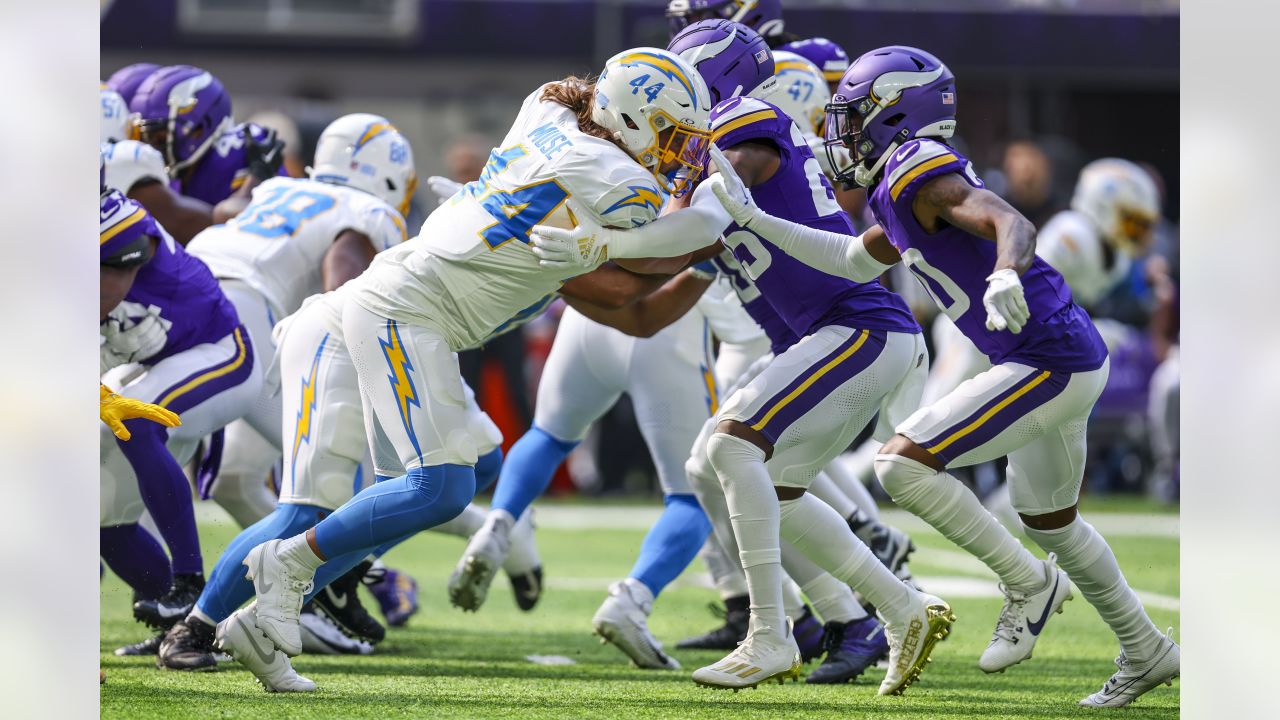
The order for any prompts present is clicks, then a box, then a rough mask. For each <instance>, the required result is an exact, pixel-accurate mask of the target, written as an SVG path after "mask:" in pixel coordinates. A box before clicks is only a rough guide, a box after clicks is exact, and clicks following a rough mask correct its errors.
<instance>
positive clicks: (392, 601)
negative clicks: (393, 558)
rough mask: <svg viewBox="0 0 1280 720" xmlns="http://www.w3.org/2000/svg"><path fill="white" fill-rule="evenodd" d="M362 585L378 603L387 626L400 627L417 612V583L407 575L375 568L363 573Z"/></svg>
mask: <svg viewBox="0 0 1280 720" xmlns="http://www.w3.org/2000/svg"><path fill="white" fill-rule="evenodd" d="M364 583H365V585H367V586H368V587H369V592H371V593H373V597H374V599H376V600H377V601H378V607H379V608H380V609H381V610H382V617H384V618H386V620H387V625H389V626H391V627H402V626H403V625H404V624H405V623H407V622H409V618H410V617H412V616H413V615H414V613H416V612H418V582H417V581H416V580H414V579H413V578H411V577H409V575H408V574H406V573H403V572H400V571H398V570H392V569H391V568H377V569H373V570H370V571H369V572H367V573H365V576H364Z"/></svg>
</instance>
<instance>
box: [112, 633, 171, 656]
mask: <svg viewBox="0 0 1280 720" xmlns="http://www.w3.org/2000/svg"><path fill="white" fill-rule="evenodd" d="M163 641H164V633H160V634H159V635H153V636H151V637H149V638H147V639H146V640H140V641H138V642H136V643H133V644H132V645H125V646H124V647H118V648H116V649H115V650H114V651H113V652H114V654H115V655H117V656H118V657H136V656H139V655H155V654H156V653H157V652H159V651H160V643H161V642H163Z"/></svg>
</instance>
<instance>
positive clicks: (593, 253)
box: [529, 201, 616, 272]
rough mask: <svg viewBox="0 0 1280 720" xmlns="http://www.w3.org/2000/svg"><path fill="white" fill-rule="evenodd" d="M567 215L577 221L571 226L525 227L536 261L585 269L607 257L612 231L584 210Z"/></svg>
mask: <svg viewBox="0 0 1280 720" xmlns="http://www.w3.org/2000/svg"><path fill="white" fill-rule="evenodd" d="M572 202H573V201H570V204H572ZM571 209H572V208H571ZM571 217H574V218H575V219H576V221H577V227H575V228H573V229H572V230H565V229H563V228H558V227H552V226H550V225H534V226H533V229H532V230H530V231H529V242H530V247H531V249H532V250H533V254H534V255H537V256H538V264H539V265H541V266H543V267H547V268H559V269H573V270H581V271H584V272H585V271H587V270H592V269H594V268H595V267H596V266H598V265H600V264H601V263H603V262H604V261H605V260H608V259H609V241H610V240H611V239H612V238H613V235H614V233H615V232H616V231H614V230H611V229H609V228H606V227H604V226H603V225H601V224H600V223H598V222H596V221H595V219H594V218H592V217H591V214H590V213H587V212H581V211H580V212H576V213H572V214H571Z"/></svg>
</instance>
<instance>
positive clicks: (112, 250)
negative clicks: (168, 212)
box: [98, 191, 262, 526]
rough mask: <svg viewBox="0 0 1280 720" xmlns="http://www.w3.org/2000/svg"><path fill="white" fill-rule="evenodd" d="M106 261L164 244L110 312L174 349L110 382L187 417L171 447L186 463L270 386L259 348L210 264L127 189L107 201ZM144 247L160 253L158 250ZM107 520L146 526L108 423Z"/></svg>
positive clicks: (102, 252)
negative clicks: (154, 328) (143, 323)
mask: <svg viewBox="0 0 1280 720" xmlns="http://www.w3.org/2000/svg"><path fill="white" fill-rule="evenodd" d="M100 220H101V227H100V235H99V244H98V248H99V257H100V259H104V260H105V259H107V258H111V257H115V256H117V255H118V254H119V253H121V251H124V250H127V249H131V248H134V247H143V248H145V247H146V246H147V245H149V244H150V243H151V242H152V241H151V240H150V238H156V239H158V240H159V242H158V243H156V247H155V249H154V252H153V254H152V256H151V258H150V259H149V260H148V261H147V262H146V264H144V265H143V266H142V267H141V268H140V269H139V270H138V273H137V275H136V276H135V278H134V281H133V285H132V287H131V288H130V289H129V292H128V294H127V295H126V296H125V299H124V301H122V302H121V303H120V304H119V305H118V306H116V308H115V309H113V310H112V311H111V313H110V314H109V322H116V323H119V324H120V325H122V326H123V327H129V326H131V325H132V324H133V323H135V322H137V321H139V320H141V319H143V318H145V317H146V316H148V315H154V316H157V317H158V319H159V321H160V323H161V325H162V326H163V327H164V328H165V330H166V338H165V343H164V346H163V347H162V348H161V349H160V350H159V351H158V352H156V353H154V354H152V355H150V356H149V357H146V358H143V359H141V360H140V364H138V365H126V366H121V367H119V368H116V369H113V370H109V371H108V372H107V373H106V374H105V375H104V377H103V382H105V383H106V384H107V385H109V386H111V387H115V388H118V392H119V393H120V394H121V395H124V396H125V397H131V398H136V399H138V400H142V401H144V402H149V403H155V404H157V405H161V406H164V407H166V408H168V409H170V410H172V411H174V412H176V413H178V414H179V415H181V416H182V425H181V426H179V427H176V428H173V429H171V430H169V433H168V443H167V444H168V448H169V451H170V452H171V453H172V454H173V456H174V458H175V459H176V460H177V461H178V462H179V463H182V464H185V463H186V462H187V461H188V460H190V458H191V455H192V453H193V452H194V451H195V447H196V444H197V443H198V442H199V440H200V439H201V438H202V437H204V436H206V435H208V434H209V433H211V432H213V431H214V430H217V429H218V428H220V427H222V426H224V425H226V424H227V423H229V422H231V421H232V420H235V419H236V418H238V417H240V416H241V415H243V414H244V413H245V412H246V411H247V410H248V409H249V408H250V407H251V406H252V404H253V399H254V397H255V396H256V395H257V394H258V392H259V390H260V388H261V384H262V378H261V370H260V368H259V367H258V366H257V363H256V362H255V361H254V355H253V345H252V343H251V342H250V340H249V336H248V334H247V333H246V332H245V331H244V328H243V327H242V326H241V325H240V321H239V319H238V318H237V317H236V312H235V308H234V307H232V306H231V303H230V302H228V301H227V299H226V297H225V296H224V295H223V294H222V291H221V289H219V287H218V283H217V281H216V280H214V278H213V274H212V273H210V272H209V269H208V268H207V267H205V265H204V263H202V262H200V261H199V260H197V259H196V258H194V257H192V256H191V255H188V254H187V253H186V251H184V250H183V248H182V246H181V245H178V244H177V243H176V242H174V240H173V238H171V237H170V236H169V234H168V233H167V232H165V231H164V229H163V228H162V227H160V225H159V224H158V223H156V221H155V220H154V219H152V217H151V216H150V215H149V214H148V213H147V211H146V210H145V209H144V208H143V207H142V206H141V205H138V204H137V203H135V202H134V201H132V200H130V199H128V198H127V197H125V196H124V195H123V194H122V193H120V192H119V191H111V192H110V193H108V194H107V195H105V196H104V197H103V199H102V202H101V207H100ZM144 252H151V251H150V250H149V249H148V250H145V251H144ZM100 447H101V451H102V505H101V509H102V517H101V520H102V525H103V526H111V525H121V524H126V523H132V522H137V520H138V518H139V517H140V516H141V514H142V500H141V497H140V496H139V495H138V488H137V482H136V478H135V477H134V476H133V470H132V468H131V467H130V464H129V462H128V461H127V460H126V459H125V457H124V454H123V453H122V452H121V450H120V447H119V445H118V444H117V443H116V441H115V438H114V437H113V436H112V435H111V431H110V430H108V429H106V426H105V425H104V426H103V428H102V435H101V439H100Z"/></svg>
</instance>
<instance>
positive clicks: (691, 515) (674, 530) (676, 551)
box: [630, 495, 711, 597]
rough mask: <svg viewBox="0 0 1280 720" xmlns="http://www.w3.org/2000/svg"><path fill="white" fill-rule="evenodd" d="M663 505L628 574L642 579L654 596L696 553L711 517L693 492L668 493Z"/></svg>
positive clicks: (687, 564)
mask: <svg viewBox="0 0 1280 720" xmlns="http://www.w3.org/2000/svg"><path fill="white" fill-rule="evenodd" d="M663 502H664V504H665V505H666V508H665V509H664V510H663V511H662V514H661V515H659V516H658V520H657V522H655V523H654V524H653V527H651V528H649V532H648V534H646V535H645V536H644V542H642V543H641V544H640V555H639V557H637V558H636V563H635V565H634V566H633V567H632V568H631V575H630V577H632V578H635V579H636V580H639V581H640V582H641V583H644V586H645V587H647V588H648V589H649V592H651V593H653V596H654V597H657V596H658V594H659V593H661V592H662V589H663V588H665V587H666V586H667V584H668V583H670V582H671V581H672V580H675V579H676V578H677V577H679V576H680V573H682V572H684V569H685V568H686V567H688V566H689V563H691V562H693V559H694V558H695V557H697V555H698V550H699V549H700V548H701V547H702V544H703V543H704V542H706V540H707V536H708V535H710V534H711V521H709V520H707V515H706V513H704V512H702V507H701V506H700V505H698V500H697V498H695V497H694V496H692V495H668V496H666V497H665V498H664V499H663Z"/></svg>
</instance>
